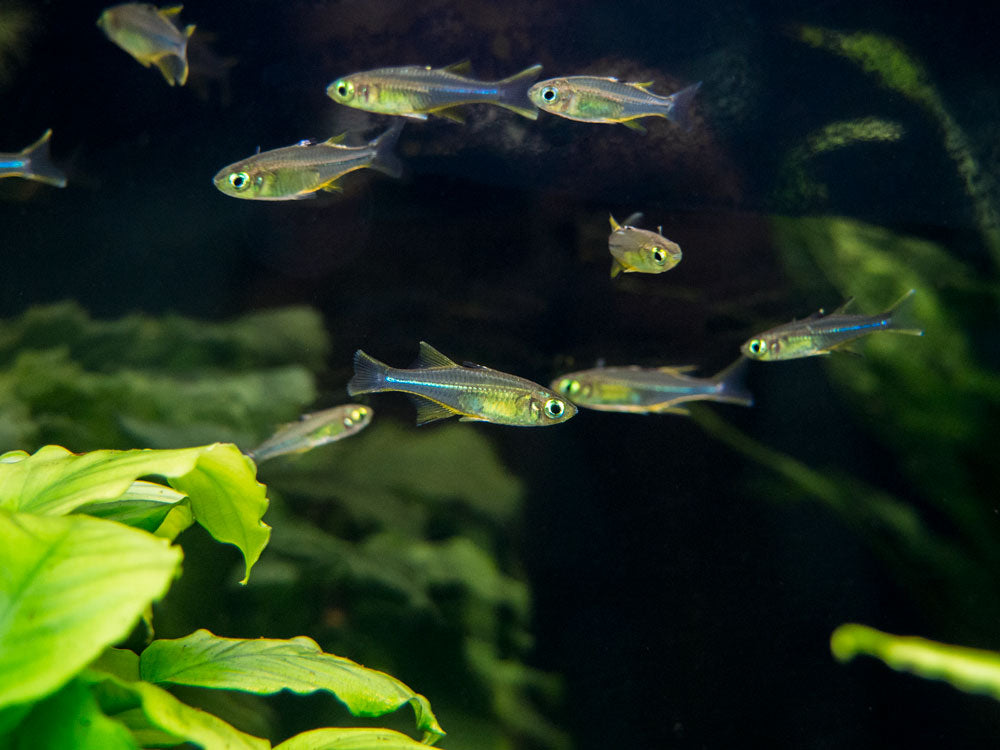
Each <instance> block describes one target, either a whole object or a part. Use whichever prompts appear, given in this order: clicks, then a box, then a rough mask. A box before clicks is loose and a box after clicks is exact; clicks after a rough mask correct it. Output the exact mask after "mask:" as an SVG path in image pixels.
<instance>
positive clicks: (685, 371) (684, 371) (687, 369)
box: [636, 365, 698, 375]
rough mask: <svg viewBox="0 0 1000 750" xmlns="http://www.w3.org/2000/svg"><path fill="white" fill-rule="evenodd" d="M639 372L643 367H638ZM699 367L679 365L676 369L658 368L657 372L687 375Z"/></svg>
mask: <svg viewBox="0 0 1000 750" xmlns="http://www.w3.org/2000/svg"><path fill="white" fill-rule="evenodd" d="M636 369H637V370H641V369H642V368H641V367H637V368H636ZM697 369H698V367H697V366H696V365H677V366H676V367H657V368H656V371H657V372H665V373H667V374H668V375H687V374H688V373H689V372H694V371H695V370H697Z"/></svg>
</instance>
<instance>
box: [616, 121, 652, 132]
mask: <svg viewBox="0 0 1000 750" xmlns="http://www.w3.org/2000/svg"><path fill="white" fill-rule="evenodd" d="M622 125H624V126H625V127H626V128H630V129H631V130H634V131H636V132H637V133H645V132H646V128H644V127H643V126H642V125H641V124H639V123H638V122H636V121H635V120H622Z"/></svg>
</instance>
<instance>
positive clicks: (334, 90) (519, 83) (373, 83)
mask: <svg viewBox="0 0 1000 750" xmlns="http://www.w3.org/2000/svg"><path fill="white" fill-rule="evenodd" d="M467 69H468V63H465V62H462V63H459V64H457V65H450V66H448V67H446V68H431V67H429V66H428V67H426V68H424V67H420V66H419V65H406V66H403V67H399V68H379V69H378V70H369V71H366V72H364V73H352V74H351V75H348V76H344V77H343V78H338V79H337V80H336V81H334V82H333V83H331V84H330V85H329V86H327V89H326V94H327V96H329V97H330V98H331V99H333V100H334V101H335V102H339V103H340V104H346V105H347V106H348V107H355V108H357V109H364V110H367V111H369V112H377V113H379V114H383V115H401V116H402V117H412V118H415V119H418V120H426V119H427V115H428V114H434V115H440V116H441V117H447V118H448V119H451V120H456V121H458V122H462V116H461V114H460V113H458V112H457V111H455V109H454V108H456V107H459V106H461V105H463V104H477V103H486V104H496V105H497V106H499V107H505V108H507V109H509V110H512V111H514V112H517V113H518V114H519V115H523V116H524V117H527V118H530V119H532V120H534V119H536V118H537V117H538V110H537V109H535V108H534V107H533V106H532V105H531V102H530V101H529V100H528V97H527V92H528V87H529V86H530V85H531V83H532V82H534V80H535V79H536V78H538V73H539V72H540V71H541V69H542V66H541V65H532V66H531V67H530V68H525V69H524V70H522V71H521V72H520V73H518V74H516V75H512V76H511V77H510V78H504V79H503V80H502V81H477V80H474V79H472V78H466V77H465V76H463V75H460V74H461V73H464V72H467Z"/></svg>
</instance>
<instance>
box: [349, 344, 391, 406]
mask: <svg viewBox="0 0 1000 750" xmlns="http://www.w3.org/2000/svg"><path fill="white" fill-rule="evenodd" d="M388 369H389V367H388V366H387V365H386V364H384V363H382V362H379V361H378V360H377V359H375V358H374V357H372V356H371V355H369V354H365V353H364V352H363V351H361V350H360V349H358V350H357V351H356V352H354V377H353V378H351V380H350V382H349V383H348V384H347V392H348V393H349V394H350V395H351V396H355V395H357V394H359V393H374V392H376V391H381V390H384V388H385V374H386V371H387V370H388Z"/></svg>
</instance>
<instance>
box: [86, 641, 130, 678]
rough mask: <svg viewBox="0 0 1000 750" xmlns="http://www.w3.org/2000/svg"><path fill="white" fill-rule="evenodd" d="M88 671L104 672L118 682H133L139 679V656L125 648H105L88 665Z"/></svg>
mask: <svg viewBox="0 0 1000 750" xmlns="http://www.w3.org/2000/svg"><path fill="white" fill-rule="evenodd" d="M88 669H93V670H95V671H97V672H106V673H107V674H110V675H114V676H115V677H117V678H118V679H120V680H127V681H129V682H135V681H136V680H138V679H140V678H139V655H138V654H137V653H135V651H129V650H128V649H127V648H106V649H104V653H102V654H101V655H100V656H98V657H97V659H95V660H94V661H93V662H91V663H90V664H89V665H88Z"/></svg>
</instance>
